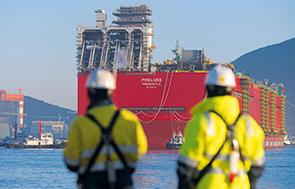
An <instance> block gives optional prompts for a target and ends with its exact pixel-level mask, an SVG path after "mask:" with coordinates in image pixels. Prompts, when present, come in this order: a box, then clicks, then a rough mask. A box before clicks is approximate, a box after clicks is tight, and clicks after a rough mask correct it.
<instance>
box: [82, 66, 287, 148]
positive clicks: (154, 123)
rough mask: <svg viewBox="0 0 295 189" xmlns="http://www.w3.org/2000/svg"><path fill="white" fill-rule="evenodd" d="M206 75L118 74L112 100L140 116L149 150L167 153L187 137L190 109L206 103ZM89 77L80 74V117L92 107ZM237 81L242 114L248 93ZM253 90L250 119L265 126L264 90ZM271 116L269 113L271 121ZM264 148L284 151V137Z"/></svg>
mask: <svg viewBox="0 0 295 189" xmlns="http://www.w3.org/2000/svg"><path fill="white" fill-rule="evenodd" d="M205 75H206V73H205V72H198V73H194V72H192V73H185V72H155V73H118V75H117V89H116V90H115V91H114V93H113V96H112V99H113V101H114V103H115V104H116V105H117V106H118V107H119V108H124V109H128V110H130V111H132V112H133V113H135V114H136V115H137V116H138V118H139V120H140V121H141V123H142V126H143V129H144V131H145V133H146V135H147V138H148V145H149V149H165V148H166V142H168V141H170V140H171V137H172V134H173V133H175V132H177V131H178V130H179V131H181V132H182V133H183V131H184V127H185V125H186V123H187V122H188V121H189V120H190V118H191V115H190V114H189V111H190V109H191V108H192V107H193V106H194V105H195V104H197V103H198V102H200V101H201V100H202V99H203V97H204V93H205V86H204V84H203V82H204V79H205ZM87 76H88V74H78V115H79V116H80V115H84V114H85V113H86V111H87V106H88V104H89V101H88V98H87V89H86V87H85V83H86V80H87ZM236 81H237V84H238V85H237V87H236V88H235V91H236V92H235V94H234V95H235V96H236V97H237V98H238V100H239V104H240V108H241V111H242V110H243V108H245V107H244V105H243V100H242V96H243V94H244V91H243V87H242V84H241V82H242V81H241V80H240V78H237V79H236ZM249 90H250V92H249V96H250V100H249V101H250V102H249V112H250V115H251V116H252V117H253V118H254V119H255V120H256V121H257V122H258V123H259V124H261V123H262V118H261V117H262V116H261V112H263V110H262V109H261V100H262V99H261V91H260V90H261V88H260V87H257V86H255V85H254V84H252V83H250V87H249ZM276 98H278V100H277V101H276V102H277V103H276V107H280V99H279V98H280V97H279V96H277V97H276ZM276 111H277V112H276V118H277V121H276V128H277V130H281V123H280V115H281V112H280V108H277V110H276ZM270 112H271V111H268V112H267V113H269V117H270V116H271V114H270ZM268 121H269V122H270V119H269V120H268ZM270 124H271V123H270ZM263 129H265V128H263ZM269 130H270V128H269ZM264 145H265V147H281V146H283V136H282V135H277V136H272V137H266V139H265V141H264Z"/></svg>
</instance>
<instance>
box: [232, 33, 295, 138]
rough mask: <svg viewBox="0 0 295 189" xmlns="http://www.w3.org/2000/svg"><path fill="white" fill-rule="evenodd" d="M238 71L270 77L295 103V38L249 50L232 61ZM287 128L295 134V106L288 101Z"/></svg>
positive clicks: (288, 98)
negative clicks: (280, 85)
mask: <svg viewBox="0 0 295 189" xmlns="http://www.w3.org/2000/svg"><path fill="white" fill-rule="evenodd" d="M231 63H232V64H233V65H234V66H235V69H236V70H237V71H238V72H243V71H245V72H247V73H248V74H249V75H250V77H251V78H254V79H255V80H256V81H263V80H264V79H269V82H270V83H273V82H275V83H276V84H279V83H282V84H283V85H284V86H285V88H286V93H285V94H286V101H287V102H289V103H291V104H295V98H294V94H295V85H294V83H295V38H292V39H289V40H286V41H283V42H281V43H277V44H274V45H269V46H266V47H263V48H259V49H257V50H254V51H251V52H248V53H246V54H244V55H242V56H240V57H239V58H237V59H236V60H234V61H233V62H231ZM286 129H287V131H288V132H291V133H292V135H294V134H295V107H293V106H291V105H289V104H288V103H286Z"/></svg>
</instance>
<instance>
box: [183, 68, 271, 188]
mask: <svg viewBox="0 0 295 189" xmlns="http://www.w3.org/2000/svg"><path fill="white" fill-rule="evenodd" d="M205 85H206V91H207V94H208V98H207V99H206V100H204V101H202V102H200V103H199V104H197V105H196V106H195V107H193V108H192V110H191V114H192V115H193V116H194V117H193V118H192V120H190V122H189V123H188V124H187V125H186V128H185V143H184V144H183V145H182V146H181V149H180V151H179V157H178V169H177V174H178V178H179V184H178V188H202V189H203V188H212V189H216V188H218V189H225V188H236V189H248V188H251V189H252V188H255V184H256V180H257V179H258V178H259V177H260V176H261V175H262V172H263V170H264V163H265V155H264V148H263V140H264V133H263V131H262V129H261V127H260V126H259V125H258V124H257V123H256V121H255V120H254V119H253V118H252V117H251V116H250V115H241V114H240V109H239V103H238V100H237V99H236V98H235V97H233V96H231V95H230V94H231V92H232V89H233V88H234V87H235V86H236V81H235V76H234V74H233V72H232V70H231V69H230V68H227V67H224V66H221V65H218V66H216V67H214V68H213V69H211V70H210V71H209V73H208V74H207V76H206V80H205Z"/></svg>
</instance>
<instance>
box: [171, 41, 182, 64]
mask: <svg viewBox="0 0 295 189" xmlns="http://www.w3.org/2000/svg"><path fill="white" fill-rule="evenodd" d="M179 48H180V47H179V42H178V40H176V45H175V49H174V50H172V52H173V54H175V56H176V57H175V59H174V60H176V62H177V63H180V62H181V55H182V54H181V52H179Z"/></svg>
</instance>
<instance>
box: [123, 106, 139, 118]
mask: <svg viewBox="0 0 295 189" xmlns="http://www.w3.org/2000/svg"><path fill="white" fill-rule="evenodd" d="M120 114H121V116H122V117H123V118H124V119H126V120H138V118H137V116H136V115H135V114H133V113H132V112H130V111H129V110H126V109H122V110H120Z"/></svg>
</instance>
